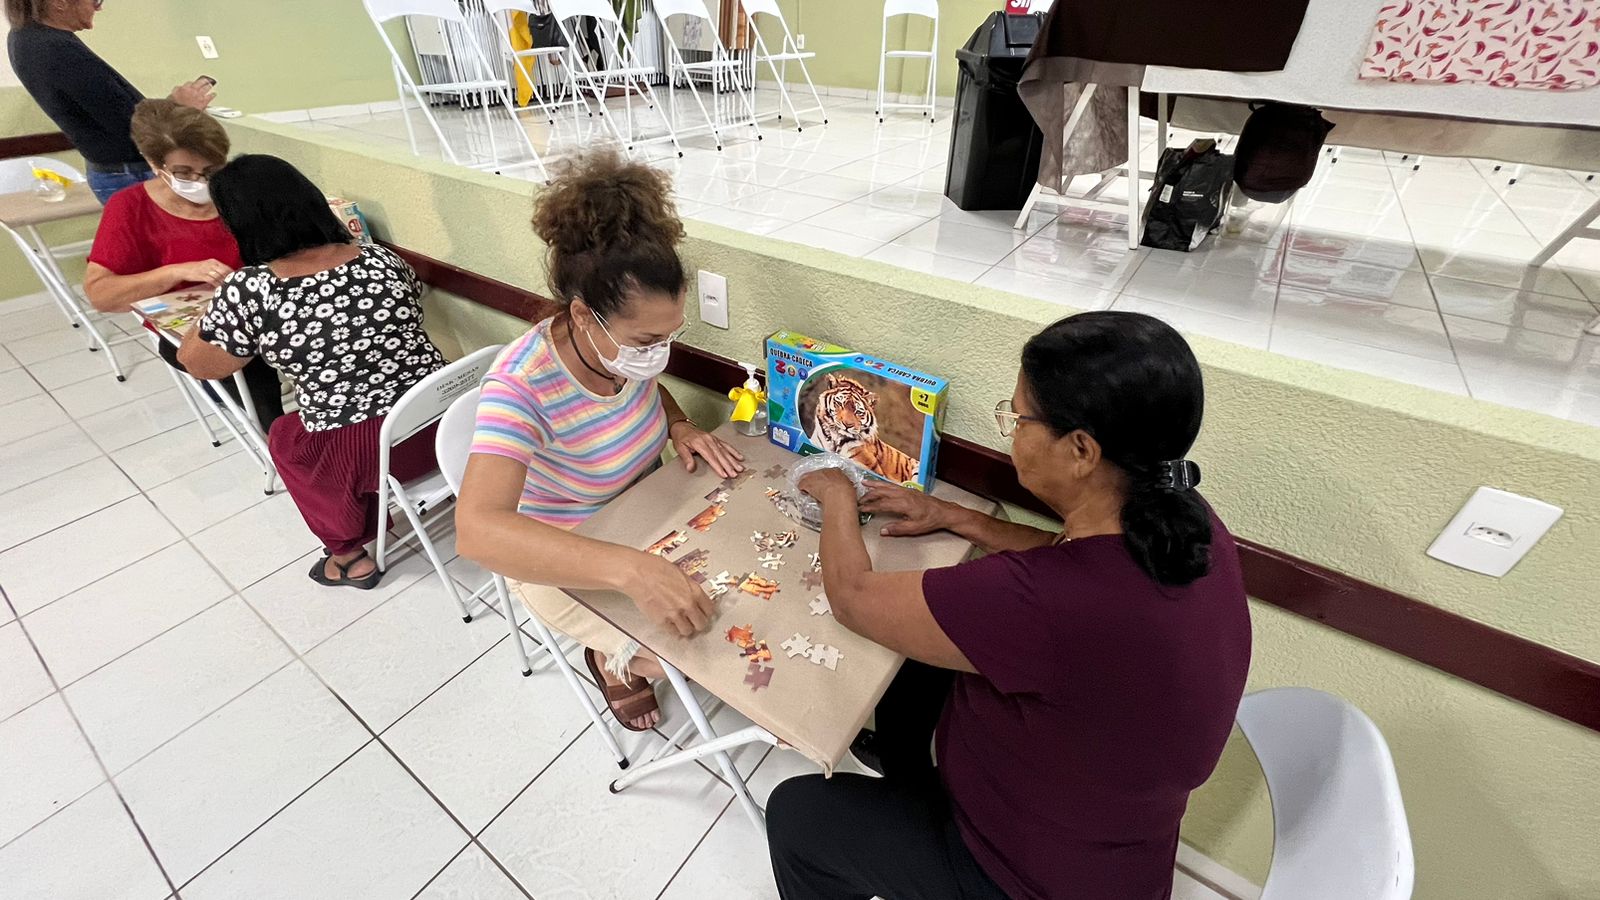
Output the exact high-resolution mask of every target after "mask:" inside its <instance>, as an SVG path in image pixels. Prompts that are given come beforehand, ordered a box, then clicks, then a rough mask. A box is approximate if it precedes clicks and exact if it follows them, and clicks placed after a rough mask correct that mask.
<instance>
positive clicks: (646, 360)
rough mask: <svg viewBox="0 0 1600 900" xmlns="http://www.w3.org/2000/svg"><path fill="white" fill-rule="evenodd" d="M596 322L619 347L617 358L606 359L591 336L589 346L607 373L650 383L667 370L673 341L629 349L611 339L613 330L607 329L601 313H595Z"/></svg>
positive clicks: (612, 338)
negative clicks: (592, 348)
mask: <svg viewBox="0 0 1600 900" xmlns="http://www.w3.org/2000/svg"><path fill="white" fill-rule="evenodd" d="M594 320H595V321H596V322H599V323H600V330H601V331H604V332H605V333H606V337H608V338H611V343H613V344H616V345H617V358H616V359H606V357H605V354H604V353H601V352H600V348H599V347H597V346H595V343H594V335H592V334H591V335H590V336H589V346H591V347H594V352H595V355H596V356H599V357H600V365H602V366H605V368H606V371H608V372H610V373H611V374H613V375H615V376H617V377H618V378H626V379H627V380H629V381H649V380H650V379H652V378H654V377H656V376H657V375H660V374H661V373H662V372H665V371H666V370H667V357H668V356H669V355H671V353H672V341H670V340H666V341H662V342H661V343H659V344H651V345H649V346H648V347H629V346H628V345H626V344H622V343H619V342H618V341H617V339H616V338H614V337H611V329H609V328H607V327H606V321H605V320H604V319H602V318H600V314H599V313H595V317H594Z"/></svg>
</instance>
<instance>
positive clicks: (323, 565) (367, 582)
mask: <svg viewBox="0 0 1600 900" xmlns="http://www.w3.org/2000/svg"><path fill="white" fill-rule="evenodd" d="M367 558H368V557H367V551H365V550H363V551H361V555H360V556H358V557H356V558H355V559H352V560H350V561H349V562H347V563H343V564H340V563H334V564H333V567H334V568H335V569H338V570H339V577H338V578H329V577H328V572H327V566H328V562H329V561H330V560H332V559H333V557H332V556H324V557H323V558H321V559H319V560H317V563H316V565H314V566H312V567H311V580H312V581H315V582H316V583H317V584H320V585H322V586H324V587H350V588H355V589H356V590H358V591H370V590H372V589H373V588H375V587H377V586H378V582H380V581H382V580H383V570H382V569H376V568H375V569H373V570H372V572H371V573H370V574H368V575H366V576H364V577H361V578H352V577H350V567H351V566H353V565H355V564H356V563H358V562H360V561H362V560H363V559H367Z"/></svg>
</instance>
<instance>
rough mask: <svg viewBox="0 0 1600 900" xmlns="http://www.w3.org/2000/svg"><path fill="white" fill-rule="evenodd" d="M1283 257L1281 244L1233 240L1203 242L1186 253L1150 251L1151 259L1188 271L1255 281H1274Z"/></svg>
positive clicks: (1223, 239) (1217, 239)
mask: <svg viewBox="0 0 1600 900" xmlns="http://www.w3.org/2000/svg"><path fill="white" fill-rule="evenodd" d="M1284 256H1285V253H1284V250H1283V246H1282V245H1281V244H1279V245H1270V246H1269V245H1266V244H1258V243H1255V242H1254V241H1241V240H1236V239H1233V238H1215V239H1213V240H1209V241H1206V242H1205V243H1204V244H1201V245H1200V246H1199V247H1198V248H1196V249H1195V250H1193V251H1191V252H1189V253H1180V252H1177V251H1175V250H1151V251H1150V258H1151V259H1152V260H1154V261H1156V262H1159V263H1164V264H1166V265H1170V266H1177V267H1178V268H1181V269H1185V270H1188V271H1190V272H1217V273H1220V274H1223V275H1238V276H1241V277H1245V278H1253V279H1256V280H1258V281H1274V280H1276V279H1277V278H1278V276H1279V274H1280V272H1281V270H1282V268H1283V258H1284Z"/></svg>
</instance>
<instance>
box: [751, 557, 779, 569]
mask: <svg viewBox="0 0 1600 900" xmlns="http://www.w3.org/2000/svg"><path fill="white" fill-rule="evenodd" d="M756 562H758V563H761V568H763V569H772V570H773V571H777V570H778V569H779V568H780V567H781V566H782V565H783V554H782V553H768V554H767V555H765V556H758V557H756Z"/></svg>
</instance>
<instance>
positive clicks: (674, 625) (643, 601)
mask: <svg viewBox="0 0 1600 900" xmlns="http://www.w3.org/2000/svg"><path fill="white" fill-rule="evenodd" d="M639 556H640V561H639V565H638V566H637V568H636V570H635V571H634V573H633V575H632V576H631V577H630V578H629V579H628V585H627V586H626V588H624V590H623V593H625V594H627V595H628V596H629V597H631V598H632V599H633V602H634V604H635V605H636V606H638V607H639V611H640V612H642V613H644V614H645V615H647V616H649V617H650V620H651V621H652V622H655V623H656V624H657V625H660V626H661V627H663V628H667V629H671V630H672V631H675V632H677V633H678V635H679V636H680V637H690V636H691V635H694V634H696V633H698V632H700V631H703V630H705V627H706V626H707V625H708V624H710V623H711V617H712V616H713V615H714V614H715V613H716V609H717V607H716V604H715V603H714V602H713V601H712V599H711V597H710V596H709V595H707V594H706V592H705V591H703V590H701V589H700V586H699V585H697V584H695V583H694V582H692V581H690V580H689V577H688V576H687V575H685V574H683V572H682V571H681V570H680V569H679V568H678V567H677V566H675V565H673V564H672V563H669V562H667V561H666V560H665V559H662V558H661V557H659V556H652V555H650V554H648V553H640V554H639Z"/></svg>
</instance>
